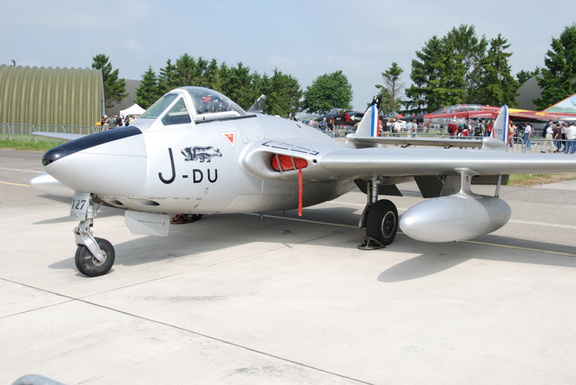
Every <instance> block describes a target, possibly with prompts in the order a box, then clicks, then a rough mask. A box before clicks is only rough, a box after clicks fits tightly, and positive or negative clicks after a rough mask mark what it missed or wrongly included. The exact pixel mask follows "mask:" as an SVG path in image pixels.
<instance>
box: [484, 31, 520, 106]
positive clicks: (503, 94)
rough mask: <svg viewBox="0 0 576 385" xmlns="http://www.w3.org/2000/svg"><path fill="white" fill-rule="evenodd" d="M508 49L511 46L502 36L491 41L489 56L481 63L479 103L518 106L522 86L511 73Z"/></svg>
mask: <svg viewBox="0 0 576 385" xmlns="http://www.w3.org/2000/svg"><path fill="white" fill-rule="evenodd" d="M508 48H510V44H507V40H506V39H504V38H503V37H502V35H500V34H498V37H496V38H495V39H492V40H491V41H490V48H489V49H488V53H487V55H486V56H485V57H484V58H482V59H480V62H479V70H478V74H479V76H478V79H477V81H478V87H477V91H476V93H475V101H476V102H477V103H480V104H488V105H492V106H502V105H504V104H506V105H515V104H516V97H517V96H518V92H517V91H518V88H519V87H520V84H519V83H518V82H517V81H516V79H514V77H513V76H512V74H511V73H510V71H511V70H510V65H508V59H509V58H510V56H512V54H511V53H507V52H505V51H506V50H507V49H508Z"/></svg>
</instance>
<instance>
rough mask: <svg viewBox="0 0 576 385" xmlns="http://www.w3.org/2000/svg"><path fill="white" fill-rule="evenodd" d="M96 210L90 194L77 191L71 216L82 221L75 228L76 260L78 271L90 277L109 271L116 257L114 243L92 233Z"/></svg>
mask: <svg viewBox="0 0 576 385" xmlns="http://www.w3.org/2000/svg"><path fill="white" fill-rule="evenodd" d="M95 212H96V211H95V210H94V202H93V201H92V197H91V195H90V194H86V193H76V194H75V195H74V199H73V200H72V210H71V217H72V218H74V219H80V223H79V224H78V226H77V227H75V228H74V237H75V239H76V244H77V245H78V248H77V249H76V255H75V256H74V262H75V263H76V268H77V269H78V271H80V272H81V273H82V274H84V275H86V276H88V277H97V276H100V275H104V274H106V273H108V272H109V271H110V269H111V268H112V266H113V265H114V259H115V253H114V247H113V246H112V244H111V243H110V242H108V241H107V240H106V239H103V238H96V237H94V236H93V235H92V226H93V223H94V217H95Z"/></svg>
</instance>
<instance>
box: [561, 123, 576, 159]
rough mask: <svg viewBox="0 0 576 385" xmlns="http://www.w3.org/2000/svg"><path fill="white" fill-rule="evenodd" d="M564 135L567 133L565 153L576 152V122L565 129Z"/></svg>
mask: <svg viewBox="0 0 576 385" xmlns="http://www.w3.org/2000/svg"><path fill="white" fill-rule="evenodd" d="M564 135H566V145H565V146H564V153H565V154H574V152H576V125H574V122H572V124H570V125H569V126H568V127H566V128H565V129H564Z"/></svg>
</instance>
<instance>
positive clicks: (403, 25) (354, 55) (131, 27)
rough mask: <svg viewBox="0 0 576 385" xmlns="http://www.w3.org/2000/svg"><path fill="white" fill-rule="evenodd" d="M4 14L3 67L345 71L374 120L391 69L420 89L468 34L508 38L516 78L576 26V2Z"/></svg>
mask: <svg viewBox="0 0 576 385" xmlns="http://www.w3.org/2000/svg"><path fill="white" fill-rule="evenodd" d="M508 3H510V4H508ZM544 6H545V8H544ZM0 14H1V15H2V23H0V64H8V65H9V64H11V62H12V60H15V61H16V63H17V65H23V66H43V67H73V68H89V67H90V66H91V64H92V57H94V56H95V55H97V54H101V53H102V54H105V55H107V56H108V57H109V58H110V62H111V63H112V66H113V67H114V68H117V69H119V70H120V76H121V77H123V78H127V79H140V78H141V76H142V74H143V73H144V72H145V71H146V70H147V69H148V67H149V66H152V68H153V69H154V71H156V72H158V71H159V69H160V68H162V67H164V66H165V65H166V60H167V59H171V60H172V61H174V60H176V59H177V58H179V57H180V56H181V55H183V54H185V53H187V54H189V55H191V56H193V57H200V56H201V57H203V58H205V59H213V58H214V59H216V60H218V62H219V63H222V62H225V63H227V64H229V65H235V64H237V63H238V62H242V63H243V64H244V65H246V66H248V67H250V69H251V70H252V71H256V72H259V73H266V74H272V72H273V70H274V68H278V69H279V70H280V71H282V72H283V73H285V74H290V75H292V76H294V77H295V78H296V79H298V81H299V82H300V85H301V86H302V88H303V89H305V88H306V87H307V86H309V85H310V84H311V83H312V82H313V81H314V80H315V79H316V78H317V77H318V76H320V75H323V74H326V73H331V72H334V71H337V70H342V71H343V72H344V74H345V75H346V76H347V77H348V80H349V81H350V83H351V84H352V89H353V91H354V101H353V104H354V107H355V108H357V109H364V108H365V105H366V103H367V102H369V101H370V100H371V98H372V96H374V95H375V93H376V88H375V84H381V83H382V75H381V73H382V72H384V71H385V70H387V69H388V68H389V67H390V65H391V64H392V62H396V63H398V65H399V66H400V67H402V68H403V69H404V73H403V74H402V78H401V82H402V83H403V84H404V85H405V87H408V86H410V84H411V82H410V78H409V75H410V70H411V61H412V60H413V59H414V58H415V52H416V51H419V50H421V49H422V47H424V45H425V44H426V42H427V41H428V40H429V39H430V38H431V37H432V36H434V35H436V36H438V37H442V36H444V35H445V34H446V33H447V32H448V31H449V30H450V29H452V28H453V27H458V26H459V25H461V24H467V25H474V26H475V28H476V34H477V35H478V36H482V35H484V36H486V38H487V39H492V38H495V37H496V36H497V35H498V34H499V33H500V34H502V36H503V37H504V38H506V39H507V40H508V43H510V44H511V47H510V49H509V51H510V52H513V55H512V58H511V59H510V64H511V66H512V71H513V73H516V72H517V71H519V70H522V69H524V70H533V69H534V68H535V67H536V66H543V65H544V55H545V53H546V51H547V50H548V49H549V48H550V43H551V39H552V38H553V37H556V38H557V37H559V36H560V34H561V33H562V31H564V29H565V28H566V27H567V26H570V25H572V24H574V23H575V22H576V1H573V0H569V1H548V2H546V3H542V2H541V1H535V0H527V1H523V2H520V3H519V2H512V1H509V2H506V1H494V0H485V1H482V2H464V1H452V0H436V1H433V2H432V1H424V0H412V1H404V0H397V1H389V0H355V1H341V0H330V1H327V0H308V1H303V0H292V1H283V0H276V1H271V0H266V1H264V0H253V1H251V0H244V1H232V0H219V1H196V0H191V1H185V0H163V1H156V0H98V1H88V0H50V1H46V0H19V1H13V0H0Z"/></svg>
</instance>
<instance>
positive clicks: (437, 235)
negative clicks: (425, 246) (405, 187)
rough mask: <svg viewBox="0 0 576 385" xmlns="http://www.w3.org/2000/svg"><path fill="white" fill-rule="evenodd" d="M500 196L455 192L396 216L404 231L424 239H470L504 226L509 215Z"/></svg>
mask: <svg viewBox="0 0 576 385" xmlns="http://www.w3.org/2000/svg"><path fill="white" fill-rule="evenodd" d="M511 213H512V211H511V209H510V206H508V204H507V203H506V202H504V201H503V200H501V199H499V198H496V197H490V196H483V195H471V194H465V193H458V194H454V195H450V196H445V197H440V198H435V199H431V200H427V201H424V202H421V203H418V204H416V205H414V206H412V207H411V208H410V209H408V210H407V211H406V212H405V213H404V214H403V215H402V217H401V219H400V228H401V230H402V232H404V234H406V235H408V236H409V237H410V238H414V239H416V240H419V241H424V242H437V243H439V242H453V241H461V240H466V239H473V238H476V237H478V236H481V235H485V234H488V233H490V232H492V231H495V230H497V229H499V228H500V227H502V226H504V225H505V224H506V223H507V222H508V221H509V220H510V216H511Z"/></svg>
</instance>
